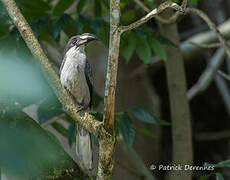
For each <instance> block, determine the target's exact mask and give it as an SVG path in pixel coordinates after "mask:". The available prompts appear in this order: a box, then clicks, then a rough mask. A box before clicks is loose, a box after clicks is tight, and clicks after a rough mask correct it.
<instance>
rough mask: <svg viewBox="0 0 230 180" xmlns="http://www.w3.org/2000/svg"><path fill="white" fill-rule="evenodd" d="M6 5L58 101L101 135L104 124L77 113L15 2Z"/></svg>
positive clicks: (5, 1)
mask: <svg viewBox="0 0 230 180" xmlns="http://www.w3.org/2000/svg"><path fill="white" fill-rule="evenodd" d="M1 1H2V3H3V4H4V6H5V8H6V10H7V11H8V14H9V16H10V17H11V19H12V21H13V23H14V24H15V26H17V28H18V30H19V32H20V34H21V36H22V38H23V39H24V41H25V42H26V44H27V46H28V47H29V49H30V51H31V53H32V54H33V55H34V56H35V58H36V59H37V60H38V62H39V63H40V65H41V69H42V71H43V73H44V75H45V77H46V79H47V81H48V82H49V84H50V86H51V87H52V89H53V91H54V92H55V94H56V95H57V97H58V99H59V100H60V102H61V103H62V105H63V107H64V109H65V110H66V111H67V113H68V114H69V115H70V116H71V117H72V118H73V119H74V120H76V121H77V122H78V123H79V124H80V125H81V126H82V127H83V128H85V129H86V130H88V131H89V132H91V133H93V134H94V135H95V136H98V135H99V132H101V131H100V129H101V126H102V123H101V122H99V121H97V120H95V118H94V117H93V116H92V115H90V114H89V113H87V112H81V113H77V110H76V107H77V106H76V104H75V102H74V100H73V99H72V97H71V96H70V95H69V94H68V93H67V91H66V90H65V89H64V88H63V87H62V85H61V83H60V80H59V77H58V75H57V74H56V72H55V71H54V69H53V67H52V65H51V63H50V62H49V60H48V58H47V56H46V55H45V53H44V52H43V50H42V48H41V46H40V44H39V42H38V40H37V39H36V37H35V36H34V34H33V32H32V30H31V28H30V26H29V24H28V23H27V22H26V20H25V18H24V17H23V15H22V14H21V12H20V10H19V9H18V7H17V5H16V3H15V2H14V0H1Z"/></svg>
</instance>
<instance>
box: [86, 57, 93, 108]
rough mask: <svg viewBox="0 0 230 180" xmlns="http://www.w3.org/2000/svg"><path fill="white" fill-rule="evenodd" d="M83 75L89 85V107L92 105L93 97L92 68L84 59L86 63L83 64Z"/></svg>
mask: <svg viewBox="0 0 230 180" xmlns="http://www.w3.org/2000/svg"><path fill="white" fill-rule="evenodd" d="M85 77H86V81H87V84H88V87H89V92H90V103H89V107H90V108H91V107H92V98H93V74H92V69H91V67H90V64H89V63H88V60H86V65H85Z"/></svg>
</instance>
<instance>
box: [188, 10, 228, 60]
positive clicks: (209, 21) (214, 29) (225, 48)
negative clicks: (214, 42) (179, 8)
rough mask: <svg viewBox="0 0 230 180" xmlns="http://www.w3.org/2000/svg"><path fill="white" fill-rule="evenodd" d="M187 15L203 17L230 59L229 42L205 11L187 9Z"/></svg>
mask: <svg viewBox="0 0 230 180" xmlns="http://www.w3.org/2000/svg"><path fill="white" fill-rule="evenodd" d="M185 13H190V14H195V15H198V16H199V17H201V18H202V19H203V20H204V21H205V22H206V23H207V25H208V26H209V28H210V29H211V30H212V31H213V32H214V33H215V34H216V36H217V38H218V39H219V41H220V44H221V46H222V48H223V49H224V51H225V53H226V54H227V55H228V57H230V49H229V46H228V43H227V41H226V40H225V39H224V38H223V36H222V35H221V33H220V31H219V30H218V29H217V27H216V25H215V24H214V23H213V22H212V21H211V19H210V18H209V17H208V16H207V15H206V14H205V13H204V12H203V11H201V10H199V9H195V8H187V9H186V10H185Z"/></svg>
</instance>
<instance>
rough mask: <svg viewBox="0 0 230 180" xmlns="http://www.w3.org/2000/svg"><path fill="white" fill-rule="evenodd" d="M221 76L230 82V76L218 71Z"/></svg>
mask: <svg viewBox="0 0 230 180" xmlns="http://www.w3.org/2000/svg"><path fill="white" fill-rule="evenodd" d="M217 72H218V74H219V75H221V76H222V77H223V78H224V79H226V80H227V81H230V76H229V75H228V74H226V73H225V72H223V71H221V70H218V71H217Z"/></svg>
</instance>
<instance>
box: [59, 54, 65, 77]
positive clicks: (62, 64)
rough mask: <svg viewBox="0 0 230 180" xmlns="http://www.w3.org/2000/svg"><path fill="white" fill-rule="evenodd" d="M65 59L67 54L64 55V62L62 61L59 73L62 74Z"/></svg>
mask: <svg viewBox="0 0 230 180" xmlns="http://www.w3.org/2000/svg"><path fill="white" fill-rule="evenodd" d="M65 61H66V56H64V58H63V60H62V63H61V67H60V70H59V74H61V71H62V68H63V66H64V64H65Z"/></svg>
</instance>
